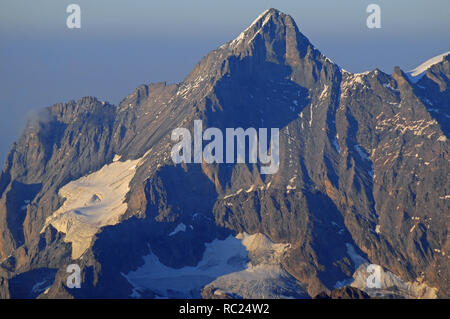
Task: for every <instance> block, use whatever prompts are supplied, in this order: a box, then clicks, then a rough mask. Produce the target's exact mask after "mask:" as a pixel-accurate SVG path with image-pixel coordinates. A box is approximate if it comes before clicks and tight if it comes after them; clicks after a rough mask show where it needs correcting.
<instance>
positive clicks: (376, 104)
mask: <svg viewBox="0 0 450 319" xmlns="http://www.w3.org/2000/svg"><path fill="white" fill-rule="evenodd" d="M180 58H181V57H180ZM449 62H450V55H449V54H445V55H442V56H441V57H440V58H438V59H436V61H433V63H431V64H430V65H428V66H427V67H425V68H420V72H418V71H417V72H412V74H406V73H404V72H403V71H402V70H400V69H399V68H396V69H395V70H394V71H393V73H392V74H386V73H383V72H381V71H380V70H378V69H375V70H373V71H370V72H366V73H362V74H353V73H350V72H347V71H345V70H343V69H341V68H340V67H339V66H338V65H336V64H335V63H334V62H333V61H331V60H330V59H328V58H327V57H325V56H324V55H323V54H321V52H320V51H319V50H318V49H317V48H315V47H314V46H313V45H312V44H311V42H310V41H309V40H308V39H307V38H306V37H305V36H304V35H303V34H302V33H300V31H299V30H298V28H297V26H296V24H295V22H294V21H293V19H292V18H291V17H290V16H289V15H286V14H284V13H282V12H280V11H277V10H275V9H270V10H267V11H265V12H264V13H262V14H261V15H260V16H259V17H258V18H257V19H256V20H255V21H254V22H253V23H252V24H251V25H250V26H249V27H248V28H247V29H245V30H244V31H243V32H242V33H241V34H240V35H239V36H238V37H237V38H236V39H234V40H233V41H230V42H227V43H225V44H224V45H222V46H221V47H219V48H217V49H216V50H214V51H212V52H210V53H209V54H208V55H207V56H205V57H204V58H203V59H202V60H201V61H200V62H199V63H198V64H197V65H196V67H195V68H194V69H193V70H192V72H191V73H190V74H189V75H188V76H187V77H186V79H185V80H184V81H183V82H181V83H179V84H173V85H166V84H165V83H156V84H150V85H142V86H140V87H138V88H137V89H136V90H135V91H134V92H133V93H131V94H130V95H129V96H127V97H126V98H124V99H123V100H122V102H121V103H120V104H119V105H118V106H114V105H110V104H108V103H107V102H102V101H99V100H97V99H96V98H94V97H85V98H82V99H80V100H79V101H76V102H75V101H70V102H68V103H61V104H56V105H53V106H51V107H48V108H46V109H44V110H42V111H41V112H40V113H39V114H38V116H36V117H35V118H34V119H32V120H31V121H30V122H29V123H28V125H27V127H26V129H25V130H24V132H23V133H22V135H21V137H20V139H19V140H18V141H17V143H15V144H14V145H13V147H12V149H11V151H10V153H9V155H8V158H7V160H6V163H5V166H4V169H3V172H2V175H1V177H0V196H1V197H0V230H1V231H0V296H2V297H12V298H16V297H22V298H36V297H38V298H54V297H68V298H69V297H75V298H89V297H120V298H129V297H132V298H136V297H138V298H140V297H141V298H167V297H168V298H179V297H192V298H198V297H204V298H286V297H295V298H308V297H314V296H316V295H317V294H319V293H321V292H326V293H329V292H330V291H332V290H334V289H337V288H340V287H344V286H348V285H351V286H353V287H355V288H358V289H360V290H363V291H364V292H365V293H367V294H369V295H372V296H374V295H381V296H390V297H392V296H396V297H407V298H421V297H426V298H435V297H447V298H448V297H449V293H450V290H449V275H450V272H449V269H448V265H449V263H448V258H449V256H448V248H449V241H448V217H449V211H450V209H449V199H450V195H449V188H450V187H449V186H450V185H449V179H448V176H449V154H448V151H449V148H448V146H449V144H448V143H449V142H448V136H449V129H450V123H449V121H450V111H449V109H450V105H449V103H450V102H449V101H450V97H449V94H450V93H449V92H450V91H449V76H450V64H449ZM197 119H201V120H202V122H203V126H204V127H205V128H206V127H216V128H219V129H222V130H223V131H225V128H236V127H243V128H249V127H255V128H261V127H268V128H280V168H279V170H278V172H277V173H276V174H273V175H261V174H260V170H259V167H258V165H257V164H217V163H214V164H206V163H202V164H181V165H175V164H174V163H173V162H172V159H171V156H170V152H171V149H172V146H173V145H174V142H172V141H171V139H170V136H171V132H172V130H173V129H175V128H178V127H186V128H189V129H190V130H191V131H192V129H193V123H194V120H197ZM73 263H76V264H79V265H80V266H81V268H82V271H83V272H82V273H83V281H82V286H81V288H80V289H70V288H67V286H66V278H67V273H66V267H67V265H69V264H73ZM369 264H376V265H380V266H381V267H383V272H382V287H381V289H373V288H368V287H367V285H366V277H367V272H366V267H367V266H368V265H369Z"/></svg>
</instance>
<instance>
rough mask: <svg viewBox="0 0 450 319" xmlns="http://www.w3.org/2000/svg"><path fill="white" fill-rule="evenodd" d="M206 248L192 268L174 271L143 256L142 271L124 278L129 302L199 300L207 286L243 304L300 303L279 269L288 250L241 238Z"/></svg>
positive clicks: (263, 239)
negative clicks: (144, 295) (148, 295)
mask: <svg viewBox="0 0 450 319" xmlns="http://www.w3.org/2000/svg"><path fill="white" fill-rule="evenodd" d="M205 245H206V249H205V252H204V254H203V258H202V260H201V261H200V262H199V263H198V264H197V266H195V267H183V268H179V269H175V268H171V267H167V266H165V265H164V264H162V263H161V262H160V261H159V259H158V257H157V256H155V255H154V254H153V253H150V254H149V255H147V256H145V257H144V261H145V264H144V265H143V266H142V267H140V268H138V269H137V270H135V271H131V272H129V273H128V274H122V275H123V276H124V277H125V278H127V280H128V282H130V284H131V285H132V286H133V287H134V289H133V297H139V293H138V292H139V291H144V290H146V289H148V290H151V291H153V292H155V293H156V294H157V296H158V298H200V297H201V295H200V293H201V290H202V288H204V287H205V286H209V287H211V288H213V289H214V290H216V291H220V292H221V293H233V294H237V295H239V296H242V297H244V298H280V297H281V296H285V297H291V296H292V297H298V296H299V292H301V291H303V290H302V288H301V287H300V284H299V282H298V281H296V280H295V278H293V277H292V276H291V275H289V274H288V273H287V272H286V271H285V270H284V269H282V267H281V265H280V261H281V258H282V256H283V255H284V254H285V253H286V252H287V251H288V250H289V248H290V244H275V243H273V242H272V241H271V240H270V239H269V238H268V237H267V236H265V235H263V234H259V233H257V234H254V235H249V234H247V233H240V234H238V235H237V236H236V237H233V236H229V237H228V238H226V239H225V240H218V239H215V240H214V241H212V242H211V243H207V244H205ZM280 291H281V293H280Z"/></svg>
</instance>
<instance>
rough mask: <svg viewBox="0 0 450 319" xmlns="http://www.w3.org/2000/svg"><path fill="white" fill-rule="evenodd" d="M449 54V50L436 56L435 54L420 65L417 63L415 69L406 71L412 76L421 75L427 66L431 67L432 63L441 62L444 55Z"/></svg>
mask: <svg viewBox="0 0 450 319" xmlns="http://www.w3.org/2000/svg"><path fill="white" fill-rule="evenodd" d="M448 54H450V51H447V52H445V53H442V54H440V55H438V56H435V57H434V58H431V59H429V60H427V61H425V62H424V63H422V64H421V65H419V66H418V67H416V68H415V69H413V70H411V71H409V72H408V73H409V74H410V75H411V76H412V77H418V76H422V75H423V74H424V73H425V72H426V71H427V70H428V69H429V68H431V67H432V66H433V65H435V64H437V63H439V62H442V61H443V60H444V57H445V56H446V55H448Z"/></svg>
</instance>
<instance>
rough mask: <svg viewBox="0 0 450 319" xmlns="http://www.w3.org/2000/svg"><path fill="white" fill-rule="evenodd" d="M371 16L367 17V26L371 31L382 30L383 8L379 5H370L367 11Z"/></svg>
mask: <svg viewBox="0 0 450 319" xmlns="http://www.w3.org/2000/svg"><path fill="white" fill-rule="evenodd" d="M366 12H367V13H370V15H369V16H368V17H367V20H366V25H367V27H368V28H369V29H380V28H381V8H380V6H379V5H378V4H373V3H372V4H369V5H368V6H367V9H366Z"/></svg>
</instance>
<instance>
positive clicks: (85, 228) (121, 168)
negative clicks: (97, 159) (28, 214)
mask: <svg viewBox="0 0 450 319" xmlns="http://www.w3.org/2000/svg"><path fill="white" fill-rule="evenodd" d="M114 159H115V160H114V161H113V162H112V163H110V164H107V165H105V166H103V167H102V168H101V169H100V170H98V171H96V172H94V173H92V174H89V175H87V176H84V177H81V178H79V179H77V180H75V181H71V182H70V183H68V184H66V185H65V186H63V187H62V188H61V189H60V190H59V192H58V194H59V196H61V197H63V198H65V199H66V200H65V202H64V204H63V205H62V206H61V207H60V208H59V209H58V210H56V211H55V212H54V213H53V214H52V215H51V216H49V217H48V218H47V220H46V222H45V225H44V227H43V229H42V231H41V232H43V231H44V230H45V228H46V227H47V226H48V225H50V224H51V225H52V226H53V227H55V228H56V229H57V230H58V231H60V232H63V233H65V234H66V238H65V242H71V243H72V258H73V259H77V258H79V257H80V256H81V255H82V254H83V253H84V252H85V251H86V250H87V249H88V248H89V246H90V244H91V241H92V237H93V236H94V235H95V234H96V233H97V232H98V230H99V229H100V228H101V227H104V226H108V225H115V224H117V223H118V222H119V218H120V216H122V215H123V214H124V213H125V211H126V210H127V207H128V205H127V204H126V203H124V200H125V195H126V194H127V193H128V191H129V184H130V181H131V180H132V179H133V177H134V174H135V173H136V166H137V165H138V163H139V161H140V159H137V160H128V161H125V162H120V161H119V160H118V158H117V157H115V158H114Z"/></svg>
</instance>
